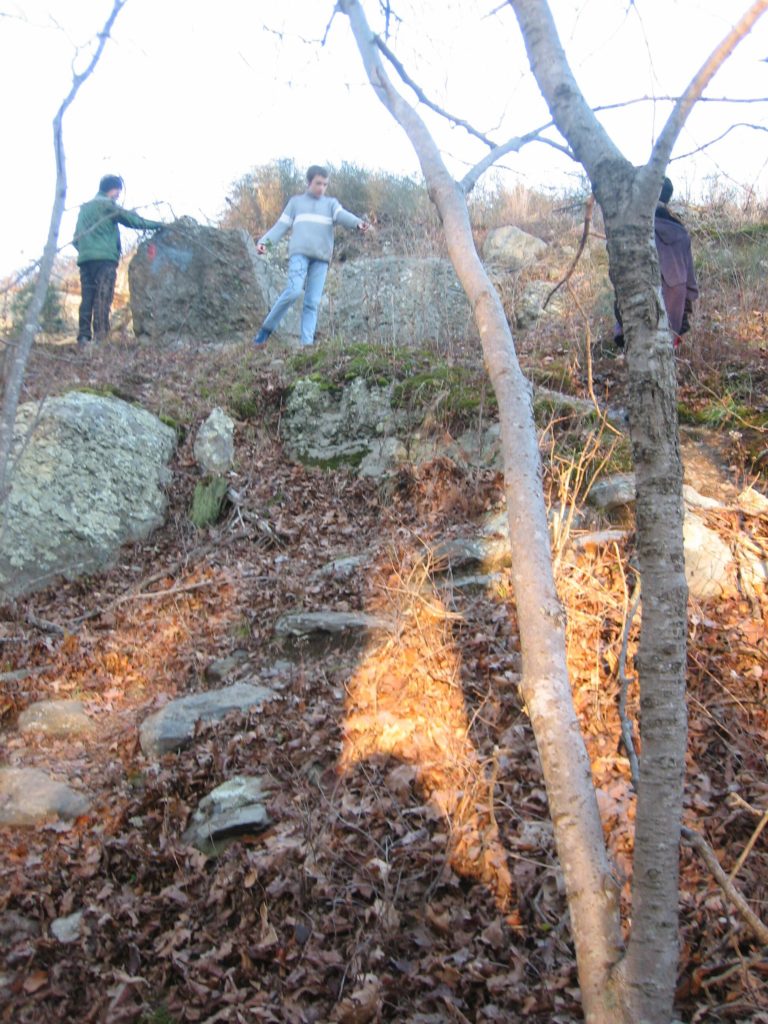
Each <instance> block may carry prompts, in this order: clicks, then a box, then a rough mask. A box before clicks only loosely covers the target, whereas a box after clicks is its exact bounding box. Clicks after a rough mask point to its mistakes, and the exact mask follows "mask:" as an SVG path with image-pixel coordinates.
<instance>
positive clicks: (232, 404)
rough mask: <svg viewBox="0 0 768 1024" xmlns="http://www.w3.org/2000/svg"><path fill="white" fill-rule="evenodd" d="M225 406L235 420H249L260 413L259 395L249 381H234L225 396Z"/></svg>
mask: <svg viewBox="0 0 768 1024" xmlns="http://www.w3.org/2000/svg"><path fill="white" fill-rule="evenodd" d="M226 405H227V408H228V410H229V411H230V412H231V413H232V415H233V416H234V417H235V419H238V420H250V419H253V418H254V417H255V416H256V415H257V414H258V413H259V411H260V408H261V403H260V401H259V395H258V394H257V392H256V390H255V389H254V386H253V384H252V382H251V381H245V380H238V381H236V382H235V383H234V384H233V385H232V387H231V389H230V391H229V394H228V395H227V399H226Z"/></svg>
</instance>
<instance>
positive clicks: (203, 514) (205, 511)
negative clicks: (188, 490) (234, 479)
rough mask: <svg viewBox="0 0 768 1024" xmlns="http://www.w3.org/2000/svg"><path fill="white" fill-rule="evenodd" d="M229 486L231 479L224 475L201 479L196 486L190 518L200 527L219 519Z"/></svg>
mask: <svg viewBox="0 0 768 1024" xmlns="http://www.w3.org/2000/svg"><path fill="white" fill-rule="evenodd" d="M228 487H229V481H228V480H227V479H226V477H223V476H216V477H213V478H212V479H207V480H201V481H200V482H199V483H198V484H197V485H196V486H195V493H194V495H193V497H192V508H191V510H190V513H189V518H190V520H191V521H192V522H193V523H194V525H195V526H196V527H197V528H198V529H202V527H204V526H210V525H211V524H213V523H215V522H217V521H218V519H219V517H220V516H221V513H222V510H223V508H224V500H225V498H226V496H227V488H228Z"/></svg>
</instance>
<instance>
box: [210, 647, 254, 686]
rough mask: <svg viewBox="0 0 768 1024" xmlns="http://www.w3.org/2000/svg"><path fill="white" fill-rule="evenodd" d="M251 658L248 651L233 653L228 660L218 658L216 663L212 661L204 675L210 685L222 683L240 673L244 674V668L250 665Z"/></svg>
mask: <svg viewBox="0 0 768 1024" xmlns="http://www.w3.org/2000/svg"><path fill="white" fill-rule="evenodd" d="M250 658H251V656H250V654H249V653H248V651H233V652H232V654H230V655H228V656H227V657H226V658H217V659H216V661H212V662H211V663H210V665H208V666H207V667H206V669H205V671H204V672H203V675H204V676H205V679H206V681H207V682H209V683H221V682H223V681H224V680H225V679H229V678H231V677H232V676H234V675H236V674H237V673H238V672H242V670H243V667H244V666H245V665H247V664H248V662H249V661H250Z"/></svg>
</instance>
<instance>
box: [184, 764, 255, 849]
mask: <svg viewBox="0 0 768 1024" xmlns="http://www.w3.org/2000/svg"><path fill="white" fill-rule="evenodd" d="M265 798H266V786H265V783H264V781H263V779H261V778H259V777H258V776H245V775H236V776H234V778H231V779H229V780H228V781H227V782H224V783H222V784H221V785H220V786H217V787H216V789H213V790H211V792H210V793H209V794H208V796H206V797H203V799H202V800H201V801H200V805H199V807H198V808H197V810H196V811H195V812H194V814H193V815H192V819H191V822H190V824H189V827H188V828H187V829H186V831H185V832H184V836H183V838H184V842H186V843H189V844H190V845H191V846H194V847H196V848H197V849H198V850H200V851H201V853H204V854H205V855H206V857H217V856H218V855H219V854H220V853H221V852H222V851H223V850H224V849H226V847H227V846H229V845H230V844H231V843H233V842H234V841H235V840H237V839H239V838H240V837H241V836H244V835H248V836H253V835H258V834H259V833H260V832H263V831H264V830H265V829H267V828H269V826H270V825H271V824H272V822H271V819H270V817H269V814H268V813H267V809H266V807H265V806H264V800H265Z"/></svg>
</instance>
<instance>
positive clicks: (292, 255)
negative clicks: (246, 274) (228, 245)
mask: <svg viewBox="0 0 768 1024" xmlns="http://www.w3.org/2000/svg"><path fill="white" fill-rule="evenodd" d="M327 188H328V171H327V170H326V168H325V167H319V166H317V165H316V164H313V165H312V167H310V168H309V170H308V171H307V191H306V192H305V193H304V194H303V195H300V196H293V197H292V198H291V199H289V200H288V205H287V206H286V208H285V210H284V211H283V213H282V214H281V215H280V219H279V220H278V222H277V223H276V224H275V225H274V226H273V227H271V228H270V229H269V231H267V233H266V234H265V235H262V236H261V238H260V239H259V241H258V242H257V244H256V251H257V252H258V253H259V255H260V256H263V255H264V253H265V252H266V251H267V246H268V245H271V244H273V243H275V242H279V241H280V239H281V238H282V237H283V235H284V234H285V233H286V231H288V229H289V228H290V229H291V241H290V244H289V246H288V281H287V283H286V286H285V289H284V290H283V292H282V294H281V295H280V297H279V298H278V300H277V302H275V304H274V306H273V307H272V309H271V310H270V311H269V314H268V315H267V318H266V320H265V321H264V323H263V325H262V328H261V330H260V331H259V333H258V334H257V335H256V337H255V338H254V339H253V343H254V345H264V344H265V343H266V341H267V339H268V338H269V336H270V334H272V332H273V331H274V330H276V329H277V326H278V324H279V323H280V321H281V320H282V319H283V317H284V316H285V314H286V313H287V312H288V310H289V309H290V308H291V306H292V305H293V303H294V302H295V301H296V299H298V298H299V296H300V295H301V293H302V290H303V291H304V305H303V308H302V311H301V344H302V345H312V344H314V341H315V328H316V327H317V310H318V306H319V304H320V296H321V295H322V294H323V286H324V285H325V277H326V274H327V273H328V264H329V262H330V259H331V256H332V254H333V229H334V227H335V225H336V224H341V225H342V226H343V227H345V228H355V229H357V230H358V231H361V232H363V233H365V232H366V231H368V230H369V228H370V224H368V223H367V222H366V221H364V220H361V219H360V217H355V215H354V214H352V213H349V212H348V211H347V210H345V209H344V208H343V206H342V205H341V203H340V202H339V201H338V199H332V198H331V197H330V196H327V195H326V194H325V193H326V189H327Z"/></svg>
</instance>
